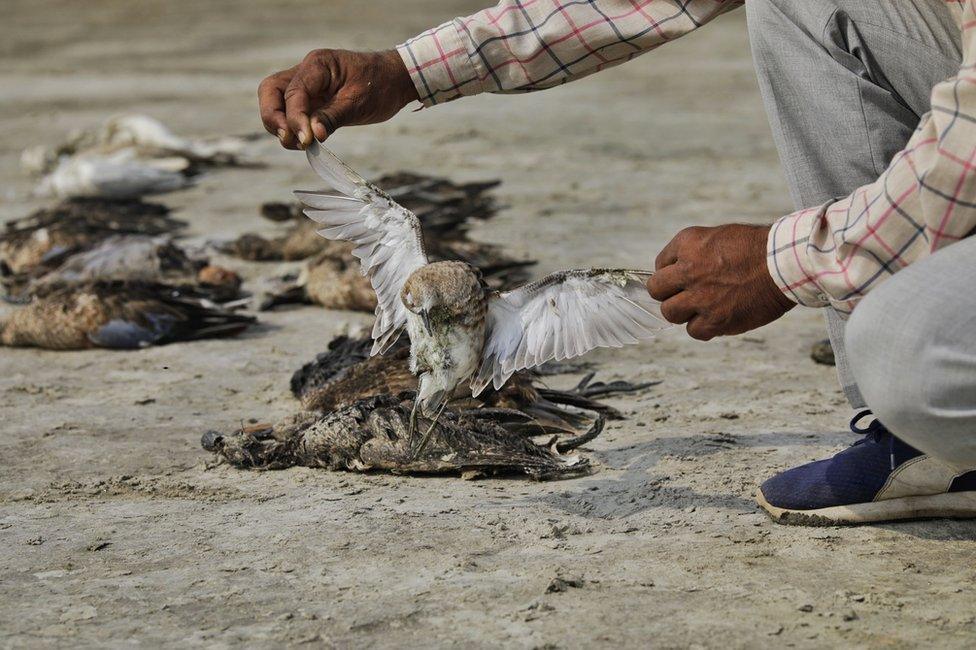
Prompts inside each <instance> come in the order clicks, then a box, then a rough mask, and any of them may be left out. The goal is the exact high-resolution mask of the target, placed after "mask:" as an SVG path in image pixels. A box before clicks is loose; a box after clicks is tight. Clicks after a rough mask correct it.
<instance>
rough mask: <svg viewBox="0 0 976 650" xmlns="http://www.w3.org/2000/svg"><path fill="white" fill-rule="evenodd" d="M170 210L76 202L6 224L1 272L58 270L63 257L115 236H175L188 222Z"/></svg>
mask: <svg viewBox="0 0 976 650" xmlns="http://www.w3.org/2000/svg"><path fill="white" fill-rule="evenodd" d="M169 212H170V211H169V208H167V207H166V206H164V205H160V204H158V203H147V202H144V201H141V200H138V199H136V200H114V199H91V198H75V199H68V200H66V201H62V202H61V203H59V204H58V205H56V206H54V207H53V208H44V209H41V210H37V211H35V212H33V213H31V214H30V215H28V216H26V217H23V218H20V219H14V220H13V221H9V222H7V223H6V224H4V227H3V230H2V232H0V270H2V272H3V273H4V274H6V275H9V274H15V273H23V272H28V271H31V270H34V269H37V268H38V267H41V266H46V267H47V268H53V267H54V266H56V265H57V264H59V263H60V262H61V261H63V259H64V257H66V256H67V255H70V254H72V253H75V252H78V251H82V250H87V249H89V248H92V247H93V246H95V245H97V244H99V243H100V242H102V241H104V240H105V239H108V238H109V237H112V236H115V235H147V236H160V235H174V234H176V233H178V232H179V231H181V230H182V229H183V228H185V227H186V223H185V222H183V221H179V220H178V219H174V218H172V217H170V216H169Z"/></svg>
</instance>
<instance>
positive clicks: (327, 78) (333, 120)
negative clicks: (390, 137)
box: [258, 50, 417, 149]
mask: <svg viewBox="0 0 976 650" xmlns="http://www.w3.org/2000/svg"><path fill="white" fill-rule="evenodd" d="M415 100H417V90H416V88H414V85H413V81H412V80H411V79H410V74H409V73H408V72H407V69H406V67H405V66H404V65H403V61H402V60H401V59H400V55H399V54H397V52H396V51H395V50H390V51H387V52H349V51H347V50H313V51H311V52H309V53H308V55H307V56H306V57H305V58H304V59H303V60H302V62H301V63H299V64H298V65H296V66H295V67H293V68H289V69H288V70H282V71H281V72H278V73H275V74H273V75H271V76H270V77H268V78H266V79H265V80H264V81H262V82H261V85H260V86H259V87H258V101H259V103H260V105H261V121H262V122H264V128H266V129H267V130H268V133H270V134H272V135H276V136H278V139H279V140H281V144H282V145H284V146H285V147H286V148H288V149H298V148H299V147H301V148H302V149H304V148H305V147H307V146H308V145H309V144H310V143H311V142H312V138H313V137H314V138H315V139H317V140H319V141H321V140H325V139H326V138H327V137H329V136H330V135H331V134H332V133H333V132H334V131H335V130H336V129H338V128H339V127H341V126H352V125H357V124H375V123H376V122H384V121H386V120H388V119H390V118H391V117H393V116H394V115H396V114H397V113H398V112H399V111H400V109H401V108H403V107H404V106H406V105H407V104H409V103H410V102H412V101H415Z"/></svg>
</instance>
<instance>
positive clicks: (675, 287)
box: [647, 224, 795, 341]
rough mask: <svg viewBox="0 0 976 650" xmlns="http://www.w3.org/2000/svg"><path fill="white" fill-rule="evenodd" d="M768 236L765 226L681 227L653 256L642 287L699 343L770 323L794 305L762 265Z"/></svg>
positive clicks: (764, 263)
mask: <svg viewBox="0 0 976 650" xmlns="http://www.w3.org/2000/svg"><path fill="white" fill-rule="evenodd" d="M768 235H769V227H768V226H747V225H738V224H733V225H727V226H718V227H715V228H702V227H694V228H685V229H684V230H682V231H681V232H679V233H678V234H677V235H675V237H674V239H672V240H671V241H670V242H669V243H668V245H667V246H665V247H664V249H663V250H662V251H661V253H660V254H659V255H658V256H657V260H655V262H654V268H655V273H654V275H653V276H651V278H650V280H648V281H647V290H648V291H649V292H650V294H651V297H652V298H654V299H655V300H660V301H661V313H662V314H663V315H664V317H665V318H667V319H668V320H669V321H671V322H672V323H677V324H682V323H687V324H688V334H689V336H691V337H692V338H695V339H699V340H701V341H708V340H709V339H712V338H714V337H716V336H723V335H728V334H741V333H743V332H748V331H749V330H751V329H755V328H757V327H761V326H763V325H765V324H766V323H771V322H772V321H774V320H776V319H777V318H779V317H780V316H782V315H783V314H785V313H786V312H787V311H789V310H790V309H791V308H792V307H794V306H795V303H793V302H792V301H791V300H790V299H789V298H787V297H786V296H785V295H784V294H783V292H782V291H780V290H779V287H777V286H776V284H775V283H774V282H773V279H772V277H771V276H770V275H769V271H768V270H767V268H766V238H767V236H768Z"/></svg>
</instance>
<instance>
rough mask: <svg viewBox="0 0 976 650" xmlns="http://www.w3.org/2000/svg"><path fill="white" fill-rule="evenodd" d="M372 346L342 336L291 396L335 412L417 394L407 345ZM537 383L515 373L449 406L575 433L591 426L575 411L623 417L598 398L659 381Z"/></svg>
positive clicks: (307, 368)
mask: <svg viewBox="0 0 976 650" xmlns="http://www.w3.org/2000/svg"><path fill="white" fill-rule="evenodd" d="M371 346H372V339H371V338H370V337H368V336H366V337H358V338H350V337H348V336H339V337H337V338H335V339H334V340H333V341H332V342H330V343H329V347H328V350H327V351H325V352H323V353H321V354H319V355H317V356H316V357H315V359H313V360H312V361H310V362H309V363H306V364H305V365H303V366H302V367H301V368H300V369H298V370H297V371H296V372H295V373H294V374H293V375H292V378H291V383H290V387H291V391H292V394H293V395H295V397H297V398H298V399H300V400H301V402H302V408H303V409H305V410H308V411H322V412H331V411H334V410H337V409H340V408H343V407H345V406H349V405H350V404H353V403H355V402H357V401H359V400H362V399H365V398H367V397H373V396H376V395H396V394H399V393H402V392H412V391H416V390H417V377H416V376H414V374H413V373H412V372H411V371H410V347H409V345H408V344H407V343H406V341H403V340H399V341H398V342H397V343H396V344H394V346H393V347H392V348H391V349H390V350H388V351H387V352H386V353H385V354H383V355H377V356H372V357H371V356H370V355H369V351H370V347H371ZM538 379H539V375H538V373H536V372H533V371H526V370H523V371H520V372H517V373H515V374H514V375H512V376H511V377H510V378H509V380H508V381H507V382H505V385H504V386H502V388H500V389H498V390H495V389H493V388H491V387H489V388H487V389H486V390H485V391H484V392H483V393H481V395H479V396H478V397H477V398H475V397H472V396H471V394H470V392H466V391H464V390H459V391H455V393H454V395H452V396H451V400H450V404H449V408H451V409H454V410H471V409H479V408H480V409H509V410H514V411H519V412H521V413H522V414H524V415H525V416H526V417H527V418H528V419H529V420H531V422H532V423H533V424H534V425H536V426H539V427H543V428H544V429H545V430H546V431H548V432H575V431H576V430H577V429H578V428H579V427H581V426H584V425H585V424H587V423H588V422H589V420H588V419H587V418H585V417H582V416H581V415H580V414H579V413H578V411H577V410H576V409H581V410H583V411H589V412H591V413H598V414H600V415H602V416H604V417H606V418H608V419H621V418H622V415H621V414H620V413H619V412H618V411H617V410H616V409H614V408H612V407H610V406H608V405H606V404H603V403H601V402H599V401H597V399H595V398H596V397H605V396H608V395H612V394H623V393H632V392H635V391H639V390H643V389H645V388H648V387H650V386H652V385H655V383H656V382H646V383H641V384H633V383H630V382H624V381H619V382H614V383H612V384H603V383H593V382H592V379H593V373H590V374H588V375H587V376H586V377H584V378H583V380H582V381H581V382H580V383H579V384H578V385H577V386H576V387H575V388H574V389H572V390H569V391H561V390H553V389H549V388H546V387H543V386H541V385H540V384H539V382H538ZM565 407H571V408H570V409H567V408H565Z"/></svg>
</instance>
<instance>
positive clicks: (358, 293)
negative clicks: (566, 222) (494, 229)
mask: <svg viewBox="0 0 976 650" xmlns="http://www.w3.org/2000/svg"><path fill="white" fill-rule="evenodd" d="M310 223H313V224H314V223H315V222H314V221H312V222H310ZM316 236H317V235H316ZM318 238H319V239H322V237H318ZM330 243H331V244H333V246H331V247H330V248H328V249H326V250H323V251H321V252H319V253H318V254H317V255H315V256H314V257H313V258H312V259H310V260H308V261H307V262H306V263H305V265H304V267H303V268H302V270H301V272H300V273H299V274H298V276H297V277H296V276H284V277H283V278H280V279H278V280H277V281H276V282H274V285H275V286H274V287H273V289H272V290H271V291H269V292H268V294H267V296H266V297H265V298H264V299H263V300H262V302H261V305H260V309H261V310H268V309H273V308H274V307H277V306H279V305H286V304H311V305H320V306H322V307H326V308H327V309H346V310H351V311H365V312H370V311H374V310H375V309H376V293H375V292H374V291H373V287H372V285H371V284H370V282H369V279H368V278H366V277H365V276H364V275H363V274H362V270H361V266H360V264H359V262H358V261H357V260H356V258H355V257H353V255H352V250H353V248H354V246H353V245H352V244H347V243H345V242H330ZM428 254H429V255H430V259H431V260H434V261H444V260H458V261H462V262H465V263H467V264H470V265H471V266H473V267H475V268H477V269H478V270H479V271H481V273H482V276H483V277H484V279H485V282H486V283H487V284H488V286H489V287H491V288H493V289H504V288H507V287H511V286H514V285H517V284H518V283H520V282H524V281H525V280H526V279H527V278H528V274H527V272H526V269H527V267H529V266H531V265H533V264H535V262H534V261H523V260H513V259H511V258H509V257H508V256H506V255H504V254H503V253H501V251H499V250H498V248H497V247H496V246H493V245H491V244H482V243H480V242H471V241H441V242H438V243H435V244H434V245H433V246H432V247H431V248H429V249H428Z"/></svg>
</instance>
